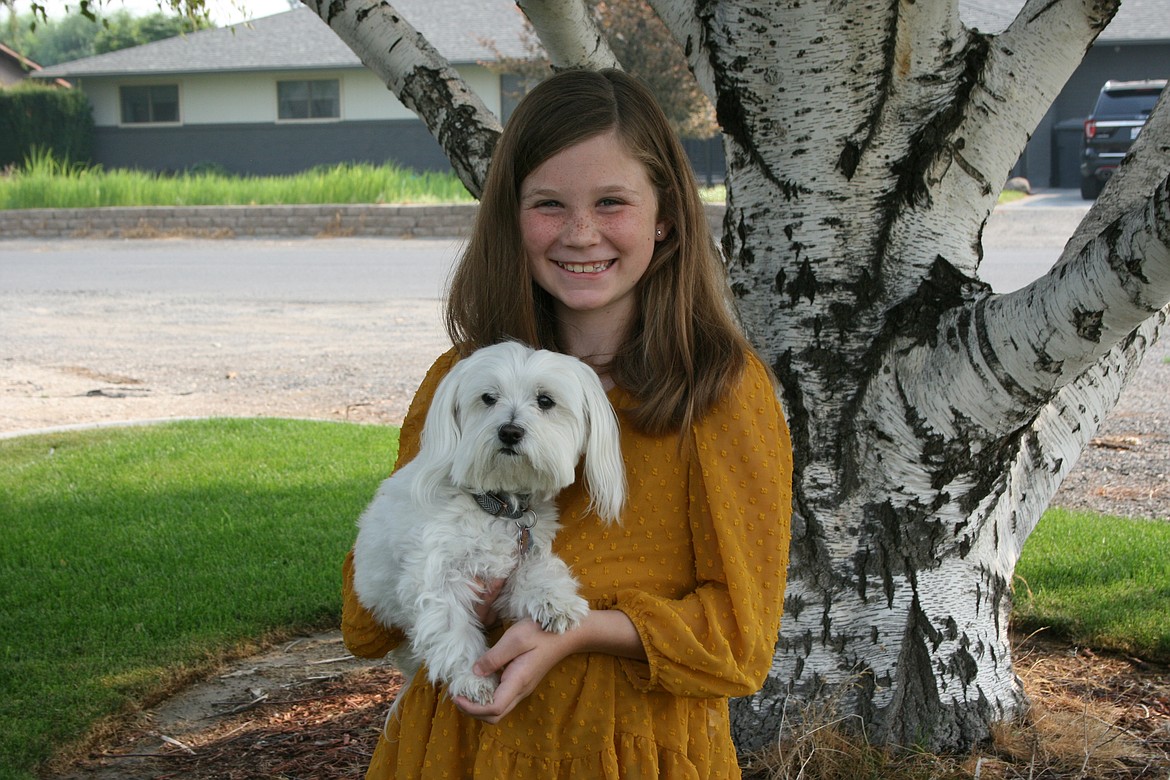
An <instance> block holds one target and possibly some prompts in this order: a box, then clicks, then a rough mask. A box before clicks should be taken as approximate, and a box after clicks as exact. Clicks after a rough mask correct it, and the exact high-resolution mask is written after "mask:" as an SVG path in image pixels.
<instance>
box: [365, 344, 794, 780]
mask: <svg viewBox="0 0 1170 780" xmlns="http://www.w3.org/2000/svg"><path fill="white" fill-rule="evenodd" d="M456 359H457V358H456V356H455V354H454V352H449V353H448V354H446V355H444V356H443V357H441V358H440V359H439V360H438V361H437V362H436V363H435V365H434V366H433V367H432V368H431V370H430V372H429V373H428V375H427V377H426V379H425V380H424V382H423V384H422V386H421V387H420V388H419V392H418V394H417V396H416V397H415V400H414V402H413V404H412V406H411V410H410V413H409V415H408V416H407V420H406V423H405V424H404V425H403V429H402V438H401V440H400V445H399V446H400V461H399V462H400V463H405V462H406V460H408V459H409V458H411V457H413V455H414V454H415V453H416V452H417V449H418V437H419V429H420V428H421V423H422V420H423V419H424V418H425V416H426V410H427V407H428V405H429V403H430V399H431V397H432V396H433V394H434V391H435V387H436V386H437V384H438V382H439V380H440V379H441V378H442V377H443V376H444V375H445V374H446V373H447V371H449V370H450V368H451V366H452V365H454V363H455V360H456ZM609 397H610V400H611V401H612V402H613V404H614V406H615V407H616V408H617V409H618V412H619V418H620V419H621V422H622V450H623V456H624V459H625V465H626V472H627V479H628V481H629V487H630V495H629V501H628V503H627V506H626V510H625V513H624V514H623V516H622V519H621V522H620V523H619V524H611V525H606V524H604V523H603V522H602V521H601V520H600V519H599V518H598V517H597V516H596V515H594V514H592V513H590V512H588V511H587V507H588V503H589V502H588V497H587V496H586V495H585V493H584V489H583V485H582V482H583V480H580V479H579V480H578V481H577V483H576V484H574V485H573V486H571V487H569V488H566V489H565V490H564V491H563V492H562V493H561V495H560V497H559V498H558V502H557V503H558V506H559V507H560V511H561V523H562V526H563V527H562V529H561V531H560V533H559V534H558V536H557V539H556V543H555V546H554V547H555V550H556V552H557V554H558V555H560V556H561V558H563V559H564V560H565V562H567V563H568V564H569V566H570V567H571V568H572V570H573V573H574V574H575V575H576V577H577V579H578V581H579V582H580V584H581V593H582V595H583V596H584V597H585V598H586V599H588V600H589V602H590V605H591V606H592V607H593V608H594V609H617V610H621V611H622V612H624V613H625V614H626V615H628V616H629V618H630V619H631V620H632V621H633V623H634V625H635V627H636V628H637V631H638V633H639V635H640V636H641V638H642V643H643V645H644V647H645V649H646V655H647V658H648V660H647V661H631V660H628V659H619V658H617V657H614V656H609V655H605V654H601V653H589V654H578V655H573V656H570V657H568V658H566V659H565V660H564V661H563V662H561V663H560V664H559V665H558V666H556V667H554V668H553V669H552V670H551V671H550V672H549V674H548V675H547V676H546V677H545V679H544V680H543V681H542V682H541V683H540V685H538V686H537V688H536V690H535V691H533V693H532V694H531V695H530V696H529V697H528V698H527V699H525V700H523V701H522V702H520V704H519V705H518V706H517V707H516V709H514V710H513V711H512V712H511V713H509V714H508V715H507V716H505V718H504V719H503V720H502V721H501V722H500V723H499V724H498V725H495V726H492V725H488V724H484V723H481V722H479V721H476V720H473V719H471V718H467V717H465V716H464V715H462V714H461V713H460V712H459V711H458V710H457V709H456V708H455V706H454V705H453V704H452V703H451V702H450V700H449V699H448V698H447V697H446V695H445V692H444V691H443V690H441V689H440V690H436V688H435V687H434V686H433V685H432V684H430V683H429V682H428V681H427V680H426V671H425V669H424V670H422V671H420V673H419V675H418V676H417V677H416V679H414V680H413V681H412V682H411V684H410V686H409V687H408V688H407V689H406V690H405V692H404V693H403V695H402V697H401V701H400V702H399V703H398V705H397V707H396V709H395V712H394V714H393V716H392V717H390V718H389V720H388V722H387V724H386V728H385V730H384V731H383V733H382V735H381V737H380V738H379V740H378V745H377V749H376V751H375V754H374V757H373V759H372V761H371V764H370V768H369V772H368V774H367V775H366V776H367V778H370V780H386V779H387V778H399V779H405V778H427V779H428V780H429V779H430V778H482V779H483V780H488V779H491V780H496V779H499V778H521V779H524V780H526V779H528V778H532V779H533V780H537V779H539V780H547V779H551V778H564V779H566V780H567V779H568V778H574V779H577V778H579V779H580V780H599V779H601V778H671V780H673V779H674V778H682V779H688V778H718V779H719V780H726V779H727V778H736V777H739V776H740V771H739V768H738V765H737V761H736V755H735V750H734V747H733V746H732V742H731V736H730V724H729V720H728V707H727V700H728V698H729V697H732V696H743V695H746V694H750V693H753V692H755V691H756V690H758V689H759V687H760V686H761V685H762V684H763V681H764V679H765V677H766V675H767V673H768V670H769V668H770V666H771V662H772V655H773V649H774V646H775V642H776V638H777V633H778V631H779V626H780V613H781V608H782V603H783V598H784V586H785V573H786V570H787V567H788V542H789V521H790V516H791V504H792V494H791V482H792V448H791V444H790V442H789V436H788V428H787V426H786V424H785V422H784V417H783V414H782V412H781V410H780V406H779V404H778V403H777V401H776V398H775V393H774V390H773V387H772V385H771V382H770V381H769V377H768V375H767V372H766V371H765V369H764V367H763V366H762V365H761V364H760V363H759V362H758V361H757V360H756V359H755V358H754V356H753V357H750V358H749V360H748V363H747V367H746V369H745V371H744V373H743V375H742V377H741V378H740V381H739V383H738V385H737V386H735V387H734V389H733V390H732V392H730V393H729V394H728V397H727V398H725V399H723V400H722V401H721V402H720V403H719V404H718V405H717V406H716V408H714V409H713V410H711V412H709V413H708V414H707V415H706V416H705V417H704V418H703V419H702V420H701V421H699V422H698V423H697V424H695V425H694V426H693V428H692V430H691V431H690V432H689V435H688V436H686V437H683V439H682V440H681V442H680V439H679V437H678V436H677V435H675V434H670V435H667V436H663V437H654V436H648V435H644V434H641V433H639V432H637V431H636V430H635V429H634V428H633V426H632V425H629V424H627V421H626V419H625V418H624V416H623V415H622V413H621V410H622V408H623V406H627V407H628V406H629V405H630V398H629V397H628V396H627V395H626V394H625V393H624V392H623V391H621V390H620V389H615V390H612V391H610V394H609ZM352 566H353V562H352V555H351V556H350V557H349V558H347V560H346V563H345V567H344V575H345V577H344V604H345V606H344V614H343V619H342V628H343V632H344V635H345V640H346V643H347V645H348V646H349V648H350V650H351V651H352V652H354V653H355V654H357V655H361V656H365V657H380V656H382V655H384V654H385V653H386V652H387V651H388V650H389V649H391V648H393V647H394V646H396V645H397V643H399V642H400V641H402V634H401V632H400V631H398V630H396V629H394V628H392V627H387V626H382V625H380V624H378V622H377V621H376V620H375V619H374V618H373V617H372V616H371V615H370V614H369V613H368V612H366V611H365V610H364V609H363V608H362V607H361V605H360V604H359V603H358V601H357V598H356V597H355V596H354V593H353V585H352Z"/></svg>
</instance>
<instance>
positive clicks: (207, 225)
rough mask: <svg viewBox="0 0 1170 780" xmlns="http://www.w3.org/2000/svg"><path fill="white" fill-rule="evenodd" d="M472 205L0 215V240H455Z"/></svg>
mask: <svg viewBox="0 0 1170 780" xmlns="http://www.w3.org/2000/svg"><path fill="white" fill-rule="evenodd" d="M476 207H477V204H474V203H467V204H457V205H442V206H378V205H332V206H187V207H168V206H150V207H109V208H96V209H21V210H15V211H0V238H157V237H161V236H190V237H206V238H237V237H239V238H243V237H259V236H269V237H280V236H289V237H296V236H299V237H305V236H395V237H400V236H407V237H415V238H440V237H442V238H458V237H461V236H465V235H467V234H468V232H469V231H470V229H471V224H472V221H473V220H474V218H475V211H476Z"/></svg>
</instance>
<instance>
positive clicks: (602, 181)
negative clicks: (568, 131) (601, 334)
mask: <svg viewBox="0 0 1170 780" xmlns="http://www.w3.org/2000/svg"><path fill="white" fill-rule="evenodd" d="M656 230H662V231H663V233H665V232H666V223H665V222H663V221H661V220H659V219H658V197H657V195H656V193H655V190H654V186H653V185H652V184H651V183H650V177H649V174H648V173H647V171H646V168H645V166H644V165H642V163H640V162H639V161H638V160H636V159H634V158H633V157H632V156H631V155H630V154H629V153H628V152H627V151H626V149H625V146H624V144H623V143H622V141H621V140H620V139H619V138H618V136H617V134H616V133H615V132H608V133H603V134H601V135H597V136H594V137H592V138H590V139H588V140H585V141H582V142H581V143H579V144H576V145H575V146H570V147H568V148H567V149H564V150H562V151H560V152H558V153H557V154H555V155H553V156H552V157H550V158H549V159H547V160H545V161H544V162H543V163H542V164H541V165H540V166H539V167H538V168H536V170H534V171H533V172H532V173H530V174H529V175H528V177H527V178H525V179H524V181H523V182H522V183H521V185H520V234H521V240H522V242H523V247H524V253H525V256H526V258H527V260H528V266H529V268H530V269H531V271H532V276H533V278H534V279H535V280H536V283H537V284H539V285H540V286H541V287H542V288H543V289H544V290H545V291H547V292H548V293H549V294H550V295H551V296H552V297H553V299H554V300H555V301H556V305H557V309H558V315H559V316H560V317H561V318H562V320H563V321H566V322H572V321H573V320H574V318H581V317H592V316H596V315H604V316H605V317H606V318H607V319H609V320H610V322H611V323H616V322H620V323H622V324H623V325H626V324H629V322H631V320H632V318H633V316H634V314H635V307H636V301H635V299H634V294H633V291H634V286H635V285H636V284H637V283H638V280H639V279H641V278H642V275H643V274H644V273H645V272H646V268H647V267H648V266H649V265H650V258H651V256H652V254H653V252H654V244H655V241H656V240H660V237H656V236H655V231H656Z"/></svg>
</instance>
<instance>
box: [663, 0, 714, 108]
mask: <svg viewBox="0 0 1170 780" xmlns="http://www.w3.org/2000/svg"><path fill="white" fill-rule="evenodd" d="M649 3H650V7H651V8H653V9H654V13H656V14H658V18H659V19H661V20H662V23H663V24H665V25H666V29H667V30H669V31H670V34H671V35H672V36H673V37H674V39H675V40H676V41H678V43H679V45H680V46H682V49H683V53H684V54H685V55H686V58H687V64H688V65H689V66H690V69H691V73H692V74H694V77H695V81H696V82H698V84H699V89H701V90H703V94H705V95H706V96H707V99H708V100H710V101H711V103H712V104H714V103H715V101H716V100H717V99H718V97H717V95H716V94H715V75H714V72H713V71H712V68H711V53H710V52H709V51H707V43H706V40H705V39H704V36H703V25H702V23H701V22H700V21H699V17H698V16H697V15H696V14H695V4H694V3H686V2H680V0H649Z"/></svg>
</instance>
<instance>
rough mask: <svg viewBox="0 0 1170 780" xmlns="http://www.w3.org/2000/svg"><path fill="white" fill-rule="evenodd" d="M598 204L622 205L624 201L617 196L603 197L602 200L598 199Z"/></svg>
mask: <svg viewBox="0 0 1170 780" xmlns="http://www.w3.org/2000/svg"><path fill="white" fill-rule="evenodd" d="M597 205H599V206H620V205H622V202H621V201H620V200H618V199H617V198H602V199H601V200H600V201H598V203H597Z"/></svg>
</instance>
